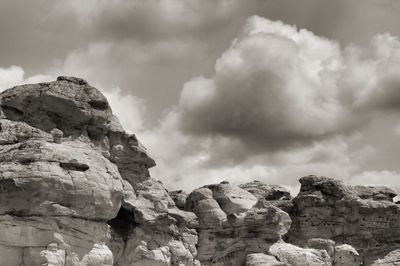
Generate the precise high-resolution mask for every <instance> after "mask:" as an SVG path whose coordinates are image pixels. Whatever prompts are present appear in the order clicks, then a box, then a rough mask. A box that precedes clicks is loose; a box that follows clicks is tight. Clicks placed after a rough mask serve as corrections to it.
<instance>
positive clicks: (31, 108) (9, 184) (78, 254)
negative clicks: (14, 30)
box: [0, 77, 198, 266]
mask: <svg viewBox="0 0 400 266" xmlns="http://www.w3.org/2000/svg"><path fill="white" fill-rule="evenodd" d="M0 114H1V116H0V265H6V266H8V265H9V266H13V265H22V266H26V265H35V266H36V265H42V264H44V265H57V266H58V265H60V266H61V265H62V266H64V265H70V266H78V265H79V266H89V265H93V266H94V265H96V266H98V265H104V266H105V265H107V266H108V265H120V266H125V265H132V264H133V263H134V265H157V264H158V263H164V264H165V263H166V264H165V265H189V266H190V265H196V263H197V261H196V260H195V259H194V258H195V256H196V255H197V253H196V252H197V251H196V243H197V232H196V231H195V229H193V228H194V227H196V226H197V224H198V222H197V217H196V215H195V214H193V213H189V212H185V211H183V210H179V209H178V208H176V206H175V203H174V201H173V200H172V199H171V197H170V196H169V195H168V193H167V191H166V190H165V189H164V187H163V186H162V184H161V183H160V182H159V181H157V180H156V179H154V178H151V177H150V175H149V171H148V168H150V167H152V166H154V165H155V163H154V160H153V159H152V158H151V157H149V156H148V154H147V151H146V149H145V148H144V147H143V145H142V144H141V143H140V142H139V141H138V140H137V139H136V136H135V135H129V134H127V133H125V132H124V130H123V128H122V127H121V125H120V124H119V122H118V120H117V119H116V117H115V116H114V115H113V114H112V111H111V109H110V107H109V104H108V102H107V100H106V98H105V97H104V96H103V95H102V94H101V93H100V92H99V91H98V90H97V89H95V88H93V87H91V86H90V85H89V84H88V83H87V82H86V81H84V80H82V79H79V78H74V77H59V78H58V79H57V81H54V82H49V83H39V84H29V85H22V86H17V87H14V88H12V89H9V90H6V91H4V92H2V93H1V94H0ZM189 227H190V228H189ZM164 264H162V265H164Z"/></svg>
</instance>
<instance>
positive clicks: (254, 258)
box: [246, 253, 286, 266]
mask: <svg viewBox="0 0 400 266" xmlns="http://www.w3.org/2000/svg"><path fill="white" fill-rule="evenodd" d="M246 266H286V264H285V263H284V262H279V261H278V260H277V259H276V258H275V257H274V256H271V255H266V254H264V253H253V254H249V255H247V257H246Z"/></svg>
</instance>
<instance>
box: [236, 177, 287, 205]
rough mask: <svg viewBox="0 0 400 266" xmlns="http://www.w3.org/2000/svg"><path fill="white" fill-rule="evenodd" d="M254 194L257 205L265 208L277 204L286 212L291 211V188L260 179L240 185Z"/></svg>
mask: <svg viewBox="0 0 400 266" xmlns="http://www.w3.org/2000/svg"><path fill="white" fill-rule="evenodd" d="M239 187H240V188H242V189H245V190H247V191H248V192H250V193H251V194H253V195H254V196H255V197H256V198H257V199H258V202H257V206H259V207H260V208H263V207H265V206H275V207H278V208H280V209H282V210H284V211H285V212H289V211H290V209H291V208H292V206H293V204H292V201H291V199H292V196H291V195H290V192H289V190H287V189H286V188H284V187H281V186H278V185H267V184H265V183H263V182H260V181H257V180H256V181H252V182H249V183H245V184H242V185H240V186H239Z"/></svg>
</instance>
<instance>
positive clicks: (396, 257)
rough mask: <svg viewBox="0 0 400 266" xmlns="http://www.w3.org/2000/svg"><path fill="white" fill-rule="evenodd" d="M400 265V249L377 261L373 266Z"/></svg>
mask: <svg viewBox="0 0 400 266" xmlns="http://www.w3.org/2000/svg"><path fill="white" fill-rule="evenodd" d="M398 265H400V249H396V250H393V251H392V252H390V253H389V254H387V255H386V256H385V257H384V258H381V259H377V260H376V261H374V262H373V264H372V266H398Z"/></svg>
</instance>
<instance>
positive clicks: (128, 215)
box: [107, 207, 136, 242]
mask: <svg viewBox="0 0 400 266" xmlns="http://www.w3.org/2000/svg"><path fill="white" fill-rule="evenodd" d="M107 223H108V224H109V225H110V226H111V228H112V230H113V231H114V232H116V233H117V234H118V235H119V236H120V237H121V238H122V239H123V240H124V241H125V242H126V241H127V240H128V236H129V235H130V233H131V231H132V230H133V228H135V226H136V222H135V218H134V214H133V213H132V212H131V211H129V210H127V209H125V208H124V207H121V208H120V209H119V211H118V214H117V216H116V217H115V218H113V219H111V220H109V221H108V222H107Z"/></svg>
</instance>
